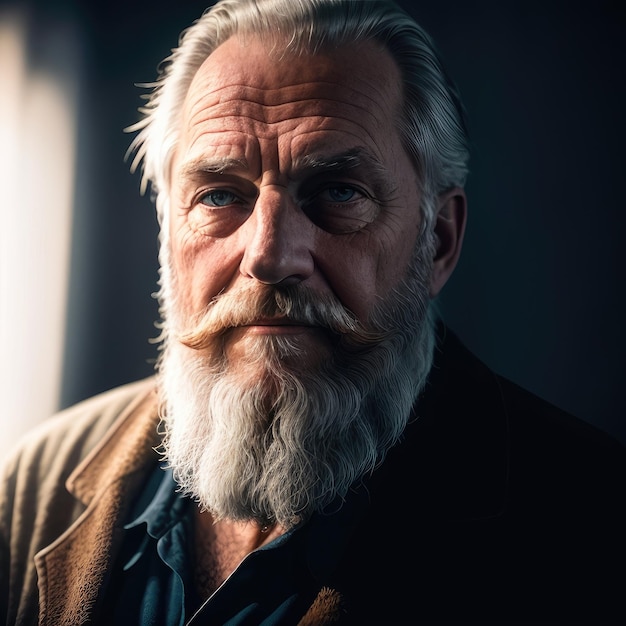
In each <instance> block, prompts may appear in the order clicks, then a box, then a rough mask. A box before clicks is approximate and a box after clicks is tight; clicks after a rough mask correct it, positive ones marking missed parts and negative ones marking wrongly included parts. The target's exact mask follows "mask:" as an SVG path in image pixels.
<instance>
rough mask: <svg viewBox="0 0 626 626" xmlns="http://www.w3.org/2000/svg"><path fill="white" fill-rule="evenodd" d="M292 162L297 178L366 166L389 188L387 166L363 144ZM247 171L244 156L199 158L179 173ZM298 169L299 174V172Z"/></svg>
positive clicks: (379, 183)
mask: <svg viewBox="0 0 626 626" xmlns="http://www.w3.org/2000/svg"><path fill="white" fill-rule="evenodd" d="M293 165H294V167H293V170H294V173H296V178H298V177H300V176H301V175H302V173H305V172H307V171H308V172H309V173H310V172H313V173H326V172H344V171H347V170H351V169H356V168H359V167H363V168H365V170H366V171H367V174H368V177H370V178H371V179H372V182H373V184H374V186H376V187H378V188H379V189H380V190H381V191H382V190H386V189H388V187H389V180H390V176H389V171H388V169H387V168H386V167H385V166H384V165H383V163H382V162H381V161H380V160H379V159H377V158H376V157H375V156H374V155H372V154H371V153H370V152H369V151H367V150H365V149H363V148H360V147H356V148H352V149H350V150H346V151H344V152H340V153H337V154H331V155H323V154H306V155H304V156H302V157H299V158H297V159H295V161H294V164H293ZM248 170H249V164H248V161H247V160H246V159H245V158H241V159H238V158H232V157H219V158H207V157H199V158H197V159H193V160H191V161H189V162H188V163H185V164H184V165H183V166H182V167H181V171H180V174H181V177H182V178H183V179H187V180H189V179H193V178H194V177H197V176H198V175H202V174H225V173H227V172H233V173H234V172H247V171H248ZM297 172H299V173H300V174H299V175H298V174H297Z"/></svg>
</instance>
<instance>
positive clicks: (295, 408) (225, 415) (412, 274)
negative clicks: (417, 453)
mask: <svg viewBox="0 0 626 626" xmlns="http://www.w3.org/2000/svg"><path fill="white" fill-rule="evenodd" d="M420 248H421V250H422V252H421V253H420V252H419V249H420ZM424 259H432V244H431V246H423V245H422V246H418V253H417V254H416V255H415V258H414V259H413V261H412V263H411V267H410V268H409V272H408V276H407V277H406V278H405V280H404V281H403V282H402V283H401V284H400V286H399V287H398V288H397V289H396V290H394V292H393V293H392V294H391V295H390V296H389V298H388V300H387V302H386V303H385V304H384V305H382V306H381V307H380V308H379V309H378V310H377V311H376V312H375V313H374V315H373V316H372V319H371V320H370V321H369V323H368V325H367V331H369V332H367V331H365V330H364V329H363V327H361V326H360V325H359V324H357V323H356V322H354V321H353V319H352V318H351V317H350V315H349V314H348V313H346V312H345V310H344V309H343V308H342V307H341V306H340V305H338V304H336V303H335V304H333V303H331V304H330V305H328V306H318V305H317V304H315V305H314V304H313V303H314V302H315V303H317V302H318V300H317V298H316V297H315V296H311V295H310V294H306V293H304V294H302V295H303V297H304V298H305V303H302V304H298V303H297V301H298V297H297V296H296V298H295V302H294V301H293V300H292V299H291V298H290V297H289V295H288V294H289V293H290V292H291V291H292V289H289V290H280V289H279V288H275V287H267V288H265V287H264V288H263V293H264V294H266V297H265V296H264V297H263V298H262V300H263V302H266V306H268V307H269V306H272V307H274V310H281V311H283V312H285V311H286V310H289V314H290V315H295V317H296V319H308V320H309V321H311V322H313V321H315V322H316V323H322V325H326V326H327V327H328V328H329V330H328V332H329V334H330V335H333V336H334V346H333V347H331V348H330V353H331V354H330V358H326V359H322V360H321V362H320V363H316V365H315V366H311V367H309V368H308V369H307V368H306V367H302V366H301V365H299V364H298V363H299V361H301V360H302V359H298V354H299V352H300V351H301V349H302V347H301V346H300V345H299V342H298V339H297V336H290V337H277V336H261V337H258V338H255V344H254V353H253V354H250V355H247V357H246V360H248V361H249V363H250V364H251V365H254V367H253V368H251V370H250V371H254V375H250V376H247V375H246V373H245V368H244V370H243V372H244V373H243V374H242V372H241V368H239V371H238V372H236V373H235V372H233V371H232V368H230V367H229V363H228V359H227V357H226V356H225V354H224V340H225V337H227V336H228V335H227V333H226V334H224V332H223V329H222V331H217V327H219V323H218V324H217V325H216V328H212V330H211V332H206V331H202V330H198V331H197V332H192V333H191V335H193V338H192V337H191V335H189V334H188V335H187V336H185V337H184V339H183V340H184V342H185V343H186V344H187V345H183V343H182V342H181V340H180V336H178V337H174V336H171V337H169V336H168V335H167V333H166V335H165V340H164V346H163V347H164V351H163V354H162V358H161V361H160V364H159V382H160V390H161V394H162V414H163V423H164V440H163V446H162V447H163V453H164V455H165V457H166V459H167V461H168V463H169V465H170V466H171V467H172V468H173V470H174V477H175V479H176V481H177V482H178V483H179V485H180V486H181V488H182V490H183V491H184V492H185V493H187V494H189V495H190V496H192V497H193V498H195V499H196V500H197V501H198V502H199V503H200V505H201V506H202V507H203V508H204V509H206V510H209V511H210V512H211V513H212V514H213V516H214V517H215V518H216V519H222V518H226V519H233V520H241V521H243V520H256V521H258V522H259V523H261V524H265V523H268V522H277V523H279V524H280V525H282V526H284V527H285V528H290V527H292V526H294V525H296V524H298V523H300V522H302V521H304V520H306V519H308V518H309V517H310V515H311V514H312V513H314V512H319V511H323V510H325V509H328V508H329V507H330V506H331V505H332V504H333V503H334V502H338V501H341V499H343V498H344V497H345V496H346V494H347V492H348V489H349V488H350V486H351V485H353V484H354V483H355V482H357V481H358V480H359V479H361V478H362V477H364V476H365V475H367V474H368V473H371V472H372V471H373V470H374V469H375V468H376V466H377V465H378V464H379V463H380V462H381V461H382V460H383V458H384V457H385V455H386V453H387V451H388V450H389V449H390V448H391V447H392V446H393V445H394V444H395V443H397V441H398V439H399V438H400V436H401V434H402V432H403V430H404V428H405V426H406V423H407V421H408V419H409V417H410V415H411V408H412V406H413V404H414V402H415V400H416V398H417V395H418V394H419V393H420V391H421V390H422V388H423V385H424V383H425V381H426V377H427V375H428V372H429V371H430V367H431V363H432V352H433V345H434V333H433V328H432V324H431V323H430V319H429V297H428V284H429V277H430V271H431V264H430V263H426V262H425V261H424ZM170 287H172V286H170ZM258 289H259V290H260V289H261V287H258ZM166 291H167V290H166ZM295 291H296V292H300V291H301V288H296V290H295ZM285 293H286V294H287V295H285ZM274 294H279V295H278V296H276V298H275V297H274ZM307 295H308V298H307V297H306V296H307ZM219 298H221V296H220V297H218V299H219ZM236 298H238V299H239V300H240V301H241V302H244V303H245V294H243V295H240V294H236ZM310 298H313V300H312V301H311V302H309V299H310ZM277 300H278V302H279V304H278V305H276V304H275V302H276V301H277ZM224 308H225V309H227V310H231V308H232V307H230V305H227V306H225V307H224ZM240 308H241V309H242V310H245V311H244V312H246V311H247V313H249V312H250V311H249V308H250V307H248V306H247V304H244V306H243V307H240ZM170 309H171V310H170V315H169V318H170V319H169V323H170V326H174V325H175V324H174V321H173V320H174V318H176V317H177V314H175V313H174V311H173V309H174V305H173V304H170ZM211 309H212V307H209V310H208V315H209V316H210V315H211ZM318 309H319V312H316V311H318ZM328 310H330V311H334V313H328ZM252 313H253V315H254V314H256V311H253V312H252ZM242 314H243V313H242ZM205 321H206V320H203V321H202V322H200V325H201V326H202V324H205ZM331 327H332V328H333V329H334V330H330V328H331ZM165 328H166V331H167V330H168V324H167V317H166V326H165ZM171 330H172V332H173V329H171ZM372 331H374V332H372ZM191 345H193V347H189V346H191ZM259 371H260V372H261V374H260V375H259Z"/></svg>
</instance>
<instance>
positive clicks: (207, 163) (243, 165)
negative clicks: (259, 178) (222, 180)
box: [180, 157, 248, 178]
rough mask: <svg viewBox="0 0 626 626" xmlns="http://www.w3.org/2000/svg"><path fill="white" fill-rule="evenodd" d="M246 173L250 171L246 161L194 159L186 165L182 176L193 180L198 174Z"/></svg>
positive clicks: (226, 158)
mask: <svg viewBox="0 0 626 626" xmlns="http://www.w3.org/2000/svg"><path fill="white" fill-rule="evenodd" d="M233 170H234V171H245V170H248V162H247V161H246V159H233V158H230V157H221V158H211V159H208V158H205V157H200V158H199V159H193V160H192V161H189V162H188V163H185V164H184V165H183V166H182V168H181V170H180V174H181V176H182V177H183V178H192V177H193V176H196V175H197V174H203V173H204V174H224V173H225V172H228V171H233Z"/></svg>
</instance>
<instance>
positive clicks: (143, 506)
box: [103, 468, 353, 626]
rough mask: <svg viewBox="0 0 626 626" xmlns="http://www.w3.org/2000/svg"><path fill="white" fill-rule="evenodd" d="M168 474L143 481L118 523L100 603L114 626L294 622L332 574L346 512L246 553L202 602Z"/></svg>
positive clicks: (186, 520)
mask: <svg viewBox="0 0 626 626" xmlns="http://www.w3.org/2000/svg"><path fill="white" fill-rule="evenodd" d="M195 506H196V504H195V503H194V502H193V501H191V500H190V499H189V498H187V497H184V496H183V495H182V494H181V493H180V491H179V490H178V486H177V485H176V483H175V481H174V479H173V477H172V473H171V471H170V470H163V469H161V468H158V469H157V470H156V471H155V472H153V474H152V475H151V476H150V478H149V480H148V483H147V484H146V486H145V488H144V490H143V492H142V494H141V497H140V498H139V500H138V501H137V503H136V506H135V507H134V509H133V512H132V515H131V516H130V519H129V522H128V523H127V524H126V525H125V527H124V529H125V535H124V539H123V543H122V548H121V551H120V553H119V555H118V557H117V560H116V563H115V565H114V568H113V572H112V576H111V581H110V583H109V586H108V588H107V592H106V597H105V601H104V606H103V612H104V615H105V616H106V619H108V620H110V621H111V622H112V623H114V624H116V626H126V625H133V626H137V625H141V626H144V625H145V626H148V625H154V626H157V625H158V626H182V625H184V624H228V626H244V625H254V626H260V625H264V626H270V625H273V624H295V623H297V622H298V620H299V619H300V617H302V615H303V614H304V613H305V612H306V610H307V609H308V607H309V606H310V605H311V603H312V602H313V600H314V598H315V596H316V595H317V593H318V592H319V590H320V588H321V587H322V586H323V584H324V580H325V579H326V577H327V575H328V574H329V573H330V572H331V571H332V569H333V567H334V564H335V561H336V559H337V558H338V555H339V552H340V550H338V549H337V548H338V547H339V546H340V545H341V543H342V542H343V540H342V537H343V536H344V535H345V530H346V529H347V528H348V527H349V526H350V524H349V523H348V520H349V519H350V517H351V513H352V512H353V507H349V506H347V507H342V508H341V510H340V512H339V513H335V514H333V515H330V516H326V515H324V516H317V517H314V518H313V519H312V520H311V521H309V523H307V524H306V525H305V526H303V527H302V528H299V529H293V530H291V531H289V532H288V533H286V534H284V535H282V536H280V537H278V538H276V539H275V540H274V541H272V542H271V543H269V544H267V545H266V546H263V547H261V548H258V549H257V550H255V551H253V552H251V553H250V554H248V555H247V556H246V557H245V558H244V559H243V561H242V562H241V563H240V565H239V566H238V567H237V569H236V570H235V571H234V572H233V573H232V574H231V575H230V576H229V577H228V579H227V580H226V581H225V582H224V583H223V584H222V585H221V586H220V587H219V588H218V589H217V590H216V591H215V593H213V595H212V596H211V597H210V598H209V599H208V600H207V601H206V602H204V603H203V604H201V602H200V599H199V598H198V597H197V596H196V593H195V589H194V584H193V577H192V574H193V561H192V559H190V558H189V554H191V551H192V549H193V540H194V538H193V523H192V520H193V507H195Z"/></svg>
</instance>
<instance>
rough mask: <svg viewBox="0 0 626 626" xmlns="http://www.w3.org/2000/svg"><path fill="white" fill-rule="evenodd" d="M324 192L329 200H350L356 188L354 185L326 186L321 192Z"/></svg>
mask: <svg viewBox="0 0 626 626" xmlns="http://www.w3.org/2000/svg"><path fill="white" fill-rule="evenodd" d="M324 194H326V195H327V197H328V200H330V201H331V202H350V200H353V199H354V196H355V194H356V190H355V189H354V187H348V186H346V187H328V188H327V189H325V190H324V191H323V192H322V194H320V195H324Z"/></svg>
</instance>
